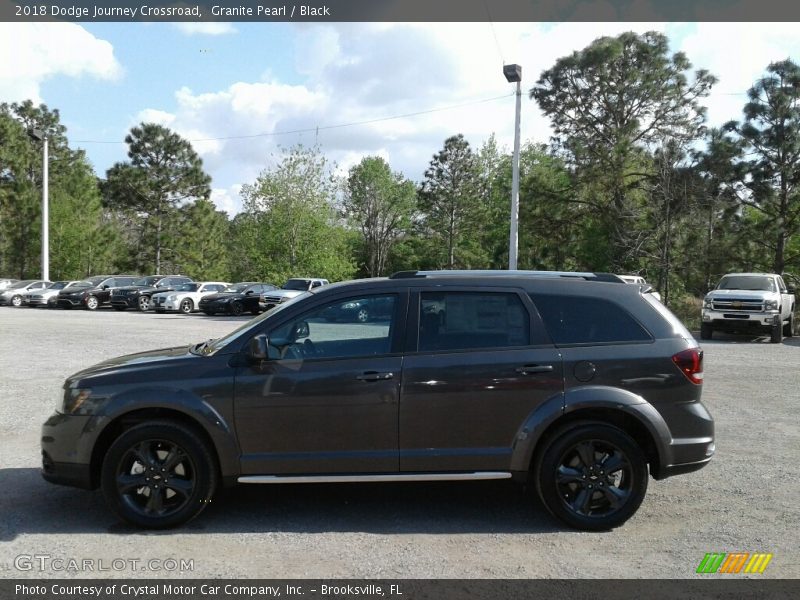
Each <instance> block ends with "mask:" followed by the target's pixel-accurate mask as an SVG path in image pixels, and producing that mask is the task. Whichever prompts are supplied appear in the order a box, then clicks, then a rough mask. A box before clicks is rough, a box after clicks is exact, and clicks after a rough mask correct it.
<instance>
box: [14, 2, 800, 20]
mask: <svg viewBox="0 0 800 600" xmlns="http://www.w3.org/2000/svg"><path fill="white" fill-rule="evenodd" d="M0 21H11V22H14V21H18V22H24V21H28V22H30V21H82V22H101V21H117V22H126V21H197V22H199V21H239V22H248V21H249V22H274V21H285V22H290V21H316V22H485V21H493V22H504V21H509V22H543V21H586V22H589V21H591V22H595V21H626V22H636V21H670V22H676V21H753V22H756V21H758V22H771V21H776V22H786V21H800V2H796V1H794V0H303V1H302V3H291V2H286V1H280V0H279V1H275V0H210V1H206V0H198V1H193V0H39V1H34V0H0Z"/></svg>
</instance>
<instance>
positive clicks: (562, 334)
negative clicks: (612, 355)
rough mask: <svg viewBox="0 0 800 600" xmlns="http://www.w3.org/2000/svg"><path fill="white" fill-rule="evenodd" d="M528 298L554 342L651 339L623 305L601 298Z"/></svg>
mask: <svg viewBox="0 0 800 600" xmlns="http://www.w3.org/2000/svg"><path fill="white" fill-rule="evenodd" d="M531 299H532V300H533V302H534V304H536V308H538V309H539V314H541V316H542V319H543V320H544V325H545V328H546V329H547V331H548V333H549V334H550V337H551V338H552V340H553V342H555V343H556V344H557V345H564V344H602V343H611V342H618V343H619V342H641V341H649V340H651V339H652V337H651V336H650V334H649V333H648V332H647V330H645V329H644V327H642V326H641V325H640V324H639V322H638V321H636V319H634V318H633V317H632V316H631V315H630V314H629V313H628V312H627V311H626V310H625V309H623V308H622V307H621V306H619V305H618V304H615V303H614V302H611V301H610V300H606V299H604V298H597V297H591V298H589V297H583V296H560V295H550V294H535V295H531Z"/></svg>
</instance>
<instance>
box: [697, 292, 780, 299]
mask: <svg viewBox="0 0 800 600" xmlns="http://www.w3.org/2000/svg"><path fill="white" fill-rule="evenodd" d="M777 295H778V293H777V292H768V291H766V290H711V291H710V292H708V294H706V298H759V299H761V300H765V299H767V298H774V297H775V296H777Z"/></svg>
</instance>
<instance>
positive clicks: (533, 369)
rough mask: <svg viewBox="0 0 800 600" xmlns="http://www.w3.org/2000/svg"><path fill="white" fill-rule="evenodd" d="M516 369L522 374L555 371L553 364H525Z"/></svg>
mask: <svg viewBox="0 0 800 600" xmlns="http://www.w3.org/2000/svg"><path fill="white" fill-rule="evenodd" d="M516 371H517V373H520V374H522V375H533V374H535V373H550V372H552V371H553V365H525V366H524V367H518V368H517V370H516Z"/></svg>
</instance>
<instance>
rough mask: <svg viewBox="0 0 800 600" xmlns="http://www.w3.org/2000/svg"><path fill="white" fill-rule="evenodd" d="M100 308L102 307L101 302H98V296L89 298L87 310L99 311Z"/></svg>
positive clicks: (87, 299)
mask: <svg viewBox="0 0 800 600" xmlns="http://www.w3.org/2000/svg"><path fill="white" fill-rule="evenodd" d="M98 306H100V302H99V301H98V300H97V296H89V297H88V298H86V308H88V309H89V310H97V307H98Z"/></svg>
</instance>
